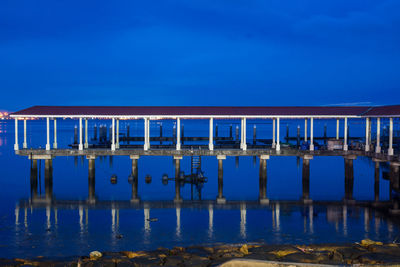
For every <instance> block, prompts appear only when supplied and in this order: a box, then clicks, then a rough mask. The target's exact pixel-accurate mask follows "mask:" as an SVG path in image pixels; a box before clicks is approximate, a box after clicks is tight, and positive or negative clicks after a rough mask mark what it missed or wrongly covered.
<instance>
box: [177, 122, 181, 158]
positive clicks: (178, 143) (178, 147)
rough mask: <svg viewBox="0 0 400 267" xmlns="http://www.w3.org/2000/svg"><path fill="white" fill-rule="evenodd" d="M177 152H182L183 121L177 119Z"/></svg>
mask: <svg viewBox="0 0 400 267" xmlns="http://www.w3.org/2000/svg"><path fill="white" fill-rule="evenodd" d="M176 150H181V119H180V118H176Z"/></svg>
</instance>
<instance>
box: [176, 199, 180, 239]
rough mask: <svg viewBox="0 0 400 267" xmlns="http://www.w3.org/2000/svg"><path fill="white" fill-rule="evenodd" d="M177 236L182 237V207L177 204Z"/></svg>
mask: <svg viewBox="0 0 400 267" xmlns="http://www.w3.org/2000/svg"><path fill="white" fill-rule="evenodd" d="M176 237H178V238H180V237H181V207H180V206H179V205H177V206H176Z"/></svg>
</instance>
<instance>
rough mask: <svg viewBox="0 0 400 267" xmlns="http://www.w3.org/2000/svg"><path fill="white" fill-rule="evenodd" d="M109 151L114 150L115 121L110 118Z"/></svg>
mask: <svg viewBox="0 0 400 267" xmlns="http://www.w3.org/2000/svg"><path fill="white" fill-rule="evenodd" d="M111 150H112V151H114V150H115V119H114V118H112V124H111Z"/></svg>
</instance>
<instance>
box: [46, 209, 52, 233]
mask: <svg viewBox="0 0 400 267" xmlns="http://www.w3.org/2000/svg"><path fill="white" fill-rule="evenodd" d="M50 216H51V209H50V206H46V218H47V229H49V228H50V227H51V221H50Z"/></svg>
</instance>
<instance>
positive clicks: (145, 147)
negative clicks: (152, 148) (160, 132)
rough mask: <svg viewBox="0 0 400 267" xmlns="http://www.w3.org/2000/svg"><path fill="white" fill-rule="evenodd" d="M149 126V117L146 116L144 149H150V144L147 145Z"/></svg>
mask: <svg viewBox="0 0 400 267" xmlns="http://www.w3.org/2000/svg"><path fill="white" fill-rule="evenodd" d="M148 130H149V129H148V128H147V118H144V145H143V149H144V150H148V149H149V148H148V145H147V136H148Z"/></svg>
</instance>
